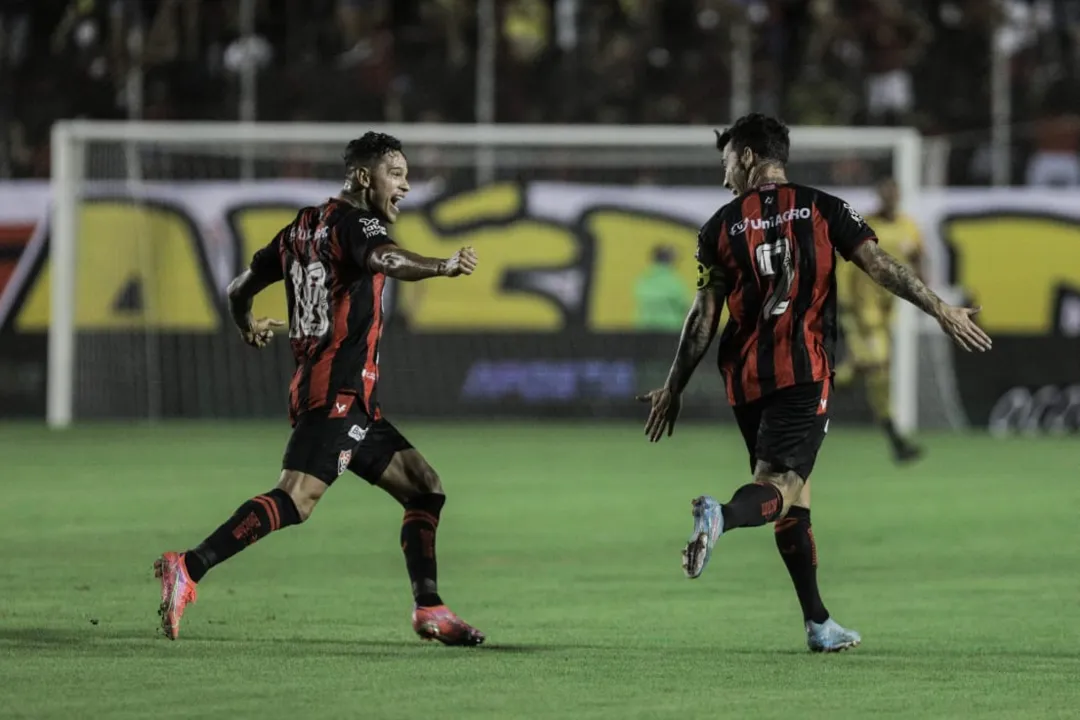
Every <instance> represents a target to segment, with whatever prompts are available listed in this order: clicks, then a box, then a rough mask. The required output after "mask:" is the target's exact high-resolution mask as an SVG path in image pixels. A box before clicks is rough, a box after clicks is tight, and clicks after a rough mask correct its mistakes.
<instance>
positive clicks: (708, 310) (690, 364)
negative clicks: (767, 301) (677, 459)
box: [638, 275, 727, 442]
mask: <svg viewBox="0 0 1080 720" xmlns="http://www.w3.org/2000/svg"><path fill="white" fill-rule="evenodd" d="M726 296H727V290H726V288H725V287H724V284H723V280H722V279H721V278H719V277H717V276H715V275H714V277H713V278H712V279H711V281H710V282H709V284H707V285H706V286H705V287H702V288H701V289H700V290H698V293H697V296H696V297H695V298H694V304H693V306H692V307H691V308H690V312H689V313H688V314H687V315H686V321H685V322H684V323H683V329H682V335H681V336H680V337H679V348H678V350H677V351H676V352H675V361H674V362H672V363H671V370H670V371H668V377H667V382H665V383H664V387H662V388H660V389H659V390H653V391H652V392H650V393H646V394H645V395H639V396H638V400H640V401H641V402H647V403H649V404H650V405H651V408H650V410H649V419H648V420H647V421H646V422H645V434H646V435H647V436H648V437H649V440H650V441H652V442H658V441H659V440H660V438H662V437H663V436H664V431H665V430H666V431H667V434H668V435H671V433H673V432H674V431H675V421H676V420H678V418H679V410H681V409H682V392H683V390H685V389H686V384H687V383H688V382H690V376H691V375H693V374H694V369H695V368H697V366H698V364H699V363H700V362H701V359H702V358H703V357H705V353H706V351H707V350H708V349H709V345H711V344H712V341H713V338H714V337H716V328H717V327H718V326H719V324H720V310H721V308H722V307H723V304H724V298H725V297H726Z"/></svg>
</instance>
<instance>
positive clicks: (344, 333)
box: [251, 199, 392, 422]
mask: <svg viewBox="0 0 1080 720" xmlns="http://www.w3.org/2000/svg"><path fill="white" fill-rule="evenodd" d="M390 242H392V241H391V240H390V238H389V236H388V235H387V233H386V228H385V226H384V225H383V223H382V222H381V221H380V220H379V219H378V218H376V217H375V215H374V214H372V213H371V212H369V211H366V210H360V209H358V208H356V207H354V206H352V205H350V204H348V203H346V202H345V201H344V200H338V199H331V200H328V201H327V202H325V203H323V204H322V205H319V206H317V207H306V208H304V209H303V210H301V211H300V212H299V213H298V214H297V216H296V219H295V220H293V221H292V222H291V223H290V224H289V225H287V226H286V227H285V228H283V229H282V230H281V232H279V233H278V234H277V236H276V237H275V238H274V239H273V240H272V241H271V242H270V244H269V245H267V246H266V247H264V248H262V249H261V250H259V251H258V252H256V253H255V256H254V258H252V261H251V271H252V272H253V273H254V274H255V275H256V276H257V277H259V278H264V279H266V280H268V281H278V280H285V281H286V282H285V294H286V297H287V298H288V302H289V340H290V342H291V344H292V352H293V358H294V359H295V360H296V372H295V373H294V374H293V379H292V383H291V384H290V386H289V415H290V417H291V418H292V419H293V421H294V422H295V420H296V417H297V416H298V415H300V414H302V413H304V412H306V411H307V410H311V409H313V408H318V407H323V406H325V405H328V404H329V403H331V402H340V403H351V402H352V401H353V400H359V401H360V402H361V403H362V404H363V407H364V409H365V411H366V412H367V413H368V415H369V416H370V417H373V418H374V417H377V416H378V402H377V401H376V397H375V389H376V385H377V383H378V379H379V338H380V336H381V335H382V327H383V302H382V292H383V287H384V285H385V283H386V276H385V275H383V274H381V273H373V272H371V270H369V269H368V264H367V262H368V256H369V255H370V253H371V251H372V250H374V249H375V248H377V247H379V246H380V245H385V244H387V243H390ZM339 396H341V397H339Z"/></svg>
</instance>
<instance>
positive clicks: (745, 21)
mask: <svg viewBox="0 0 1080 720" xmlns="http://www.w3.org/2000/svg"><path fill="white" fill-rule="evenodd" d="M746 12H748V11H744V12H742V13H741V14H740V15H739V18H738V20H736V21H735V22H733V23H731V28H730V32H731V117H732V118H738V117H742V116H743V115H746V114H747V113H749V112H750V105H751V102H750V96H751V90H750V84H751V78H752V75H753V70H752V68H753V63H754V53H753V47H752V42H751V36H750V33H751V28H752V26H751V24H750V22H749V18H747V16H746Z"/></svg>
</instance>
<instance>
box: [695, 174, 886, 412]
mask: <svg viewBox="0 0 1080 720" xmlns="http://www.w3.org/2000/svg"><path fill="white" fill-rule="evenodd" d="M867 240H874V241H876V237H875V235H874V231H873V230H872V229H871V228H870V226H869V225H867V224H866V222H865V221H864V220H863V219H862V218H861V217H860V216H859V214H858V213H856V212H855V211H854V210H853V209H852V208H851V206H850V205H848V204H847V203H846V202H844V201H843V200H840V199H839V198H837V197H834V196H832V195H829V194H828V193H826V192H822V191H821V190H817V189H815V188H811V187H806V186H803V185H796V184H794V183H783V184H772V185H763V186H761V187H758V188H755V189H753V190H750V191H749V192H747V193H745V194H743V195H742V196H740V197H739V198H737V199H736V200H734V201H733V202H731V203H729V204H727V205H725V206H724V207H722V208H720V210H719V211H718V212H717V213H716V214H715V215H714V216H713V217H712V218H711V219H710V220H709V221H708V222H707V223H705V225H704V226H703V227H702V228H701V232H700V233H699V234H698V251H697V259H698V273H699V280H698V284H699V287H704V286H705V285H707V284H708V283H709V282H711V280H712V279H715V280H716V281H718V282H721V283H722V284H723V286H724V288H725V289H726V291H727V306H728V312H729V315H730V317H729V319H728V322H727V326H726V327H725V328H724V332H723V334H722V335H721V338H720V350H719V357H718V363H719V365H720V372H721V373H722V374H723V376H724V381H725V383H726V385H727V393H728V400H729V401H730V402H731V404H732V405H742V404H743V403H748V402H753V401H754V400H757V399H758V398H761V397H764V396H765V395H768V394H769V393H771V392H774V391H776V390H779V389H781V388H785V387H790V386H792V385H797V384H800V383H811V382H819V381H821V380H824V379H826V378H828V377H831V375H832V368H833V352H834V348H835V345H836V325H837V323H836V276H835V267H836V259H835V253H836V252H839V253H840V255H841V256H843V258H844V259H845V260H849V259H850V258H851V253H852V252H853V251H854V250H855V248H856V247H858V246H859V245H860V244H861V243H863V242H865V241H867Z"/></svg>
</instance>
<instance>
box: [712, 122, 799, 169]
mask: <svg viewBox="0 0 1080 720" xmlns="http://www.w3.org/2000/svg"><path fill="white" fill-rule="evenodd" d="M714 132H716V149H717V150H719V151H720V152H724V148H725V147H727V144H728V143H729V142H730V143H732V144H733V147H734V149H735V152H737V153H740V154H741V153H742V151H743V150H744V149H746V148H750V150H751V151H752V152H753V153H754V154H755V155H757V156H758V157H759V158H761V159H762V160H769V161H772V162H777V163H780V164H781V165H783V164H785V163H787V161H788V153H789V152H790V150H791V139H790V137H789V135H790V131H789V130H788V127H787V125H785V124H784V123H782V122H781V121H779V120H777V119H776V118H773V117H769V116H768V115H763V114H761V113H750V114H749V115H743V116H742V117H741V118H739V119H738V120H736V121H735V124H734V125H732V126H731V127H729V128H728V129H727V130H724V131H723V132H720V131H719V130H716V131H714Z"/></svg>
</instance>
